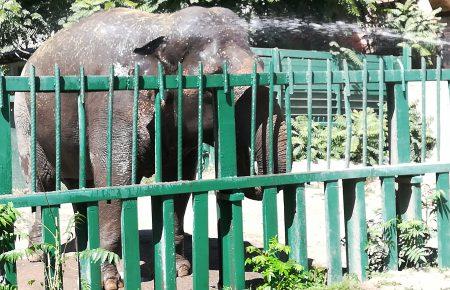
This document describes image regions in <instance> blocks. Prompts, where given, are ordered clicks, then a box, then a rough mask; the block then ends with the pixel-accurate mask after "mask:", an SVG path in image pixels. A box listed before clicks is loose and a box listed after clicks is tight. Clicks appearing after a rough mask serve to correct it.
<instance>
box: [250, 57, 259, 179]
mask: <svg viewBox="0 0 450 290" xmlns="http://www.w3.org/2000/svg"><path fill="white" fill-rule="evenodd" d="M256 69H257V64H256V61H254V62H253V70H252V105H251V110H252V112H251V114H252V116H251V125H250V126H251V127H250V175H254V174H255V135H256V93H257V89H258V74H257V70H256Z"/></svg>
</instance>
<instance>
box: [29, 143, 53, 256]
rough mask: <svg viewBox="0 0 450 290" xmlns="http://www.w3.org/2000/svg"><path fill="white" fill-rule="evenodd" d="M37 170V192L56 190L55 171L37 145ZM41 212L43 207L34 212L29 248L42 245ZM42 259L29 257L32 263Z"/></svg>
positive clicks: (38, 254)
mask: <svg viewBox="0 0 450 290" xmlns="http://www.w3.org/2000/svg"><path fill="white" fill-rule="evenodd" d="M36 168H37V170H36V171H37V176H36V191H37V192H46V191H52V190H55V185H56V182H55V169H54V167H53V165H52V164H51V163H50V162H49V160H48V159H47V156H46V154H45V152H44V151H43V150H42V147H41V146H40V145H39V144H36ZM30 174H31V172H30ZM28 180H31V176H29V178H28ZM41 212H42V211H41V207H40V206H38V207H36V211H35V212H34V221H33V225H32V227H31V229H30V232H29V240H28V245H29V246H32V245H35V244H40V243H42V220H41ZM42 258H43V257H42V254H41V253H37V254H35V255H31V256H30V257H29V260H30V261H31V262H40V261H42Z"/></svg>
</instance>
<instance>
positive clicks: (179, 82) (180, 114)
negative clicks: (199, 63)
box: [177, 62, 183, 180]
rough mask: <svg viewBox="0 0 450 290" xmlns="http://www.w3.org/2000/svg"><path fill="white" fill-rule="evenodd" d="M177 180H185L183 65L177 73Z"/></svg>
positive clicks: (180, 65)
mask: <svg viewBox="0 0 450 290" xmlns="http://www.w3.org/2000/svg"><path fill="white" fill-rule="evenodd" d="M177 179H178V180H182V179H183V65H182V64H181V63H180V62H179V63H178V71H177Z"/></svg>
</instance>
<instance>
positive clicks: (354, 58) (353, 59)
mask: <svg viewBox="0 0 450 290" xmlns="http://www.w3.org/2000/svg"><path fill="white" fill-rule="evenodd" d="M329 45H330V52H331V54H332V55H334V56H335V57H336V59H337V60H338V61H339V63H341V62H342V60H343V59H347V60H349V65H350V66H352V65H354V66H355V69H360V68H362V67H363V62H362V60H361V58H360V56H359V55H358V53H357V52H356V51H354V50H353V49H350V48H347V47H343V46H340V45H339V44H338V43H337V42H336V41H332V42H330V43H329Z"/></svg>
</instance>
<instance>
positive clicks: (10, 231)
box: [0, 203, 20, 289]
mask: <svg viewBox="0 0 450 290" xmlns="http://www.w3.org/2000/svg"><path fill="white" fill-rule="evenodd" d="M19 216H20V215H19V212H18V211H17V210H16V209H15V208H14V207H13V206H12V204H11V203H8V204H6V205H4V204H0V252H5V251H8V250H9V249H11V248H12V246H13V245H14V242H15V240H16V234H14V222H15V221H16V220H17V218H18V217H19ZM3 265H4V262H3V261H1V260H0V269H4V266H3ZM0 275H1V272H0ZM3 279H4V278H3V277H2V278H1V279H0V289H14V288H8V286H6V285H5V284H4V283H5V281H4V280H3Z"/></svg>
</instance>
